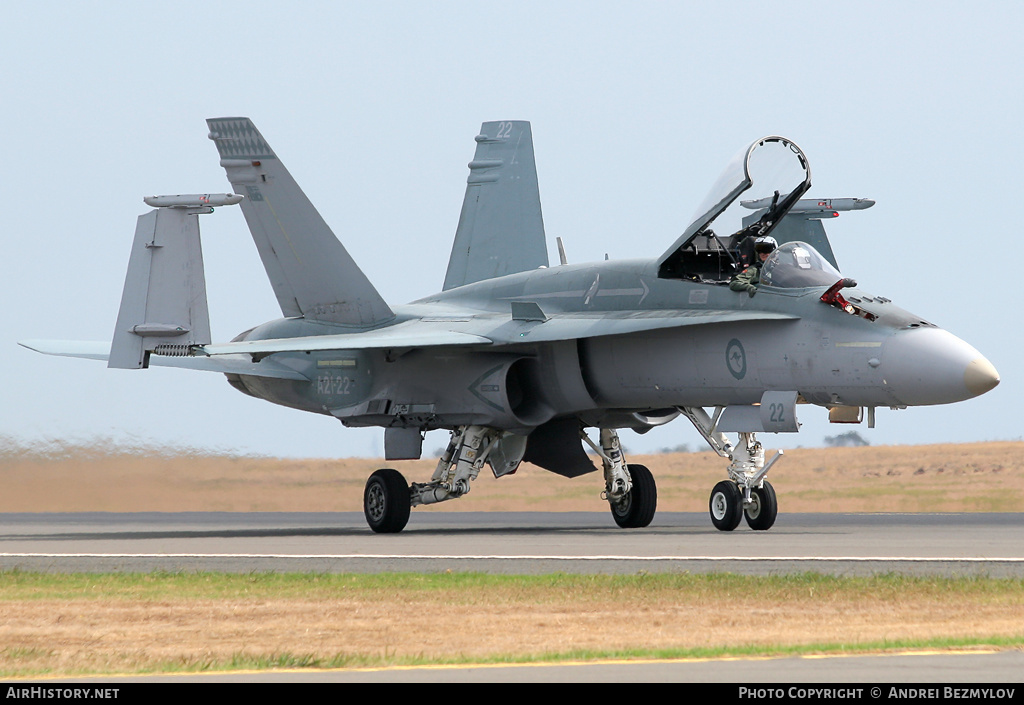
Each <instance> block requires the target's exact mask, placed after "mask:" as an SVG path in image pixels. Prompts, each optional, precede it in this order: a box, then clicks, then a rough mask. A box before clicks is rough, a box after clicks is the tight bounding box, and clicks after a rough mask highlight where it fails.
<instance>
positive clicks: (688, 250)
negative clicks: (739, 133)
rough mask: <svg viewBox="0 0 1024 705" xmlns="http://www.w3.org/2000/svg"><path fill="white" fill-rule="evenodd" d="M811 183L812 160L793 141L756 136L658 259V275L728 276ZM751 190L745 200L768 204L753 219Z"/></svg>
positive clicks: (705, 279) (722, 278)
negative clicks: (742, 202) (751, 213)
mask: <svg viewBox="0 0 1024 705" xmlns="http://www.w3.org/2000/svg"><path fill="white" fill-rule="evenodd" d="M810 187H811V168H810V165H809V164H808V162H807V157H806V156H805V155H804V153H803V151H802V150H801V149H800V148H799V147H798V146H797V145H796V144H795V143H794V142H792V141H791V140H789V139H787V138H785V137H778V136H769V137H764V138H762V139H759V140H757V141H756V142H754V143H753V144H751V145H749V146H748V147H746V148H745V149H744V150H742V151H741V152H740V153H739V154H738V155H736V157H734V158H733V160H732V161H731V162H729V165H728V166H727V167H726V168H725V171H724V172H722V175H721V176H720V177H719V178H718V180H717V181H716V182H715V185H714V186H713V187H712V189H711V191H710V192H709V193H708V195H707V197H706V198H705V199H704V200H703V201H702V202H701V204H700V206H698V208H697V211H696V213H695V214H694V217H693V219H692V220H691V221H690V224H689V225H688V226H687V227H686V229H685V230H684V231H683V234H682V235H680V236H679V238H678V239H677V240H676V241H675V242H674V243H673V244H672V246H671V247H670V248H669V249H668V250H666V251H665V253H664V254H663V255H662V256H661V258H660V259H659V260H658V276H660V277H664V278H670V279H693V280H698V281H708V280H710V281H723V280H727V279H729V278H730V277H731V276H732V275H733V274H735V273H736V272H737V271H738V270H739V269H742V267H743V266H745V265H746V264H747V263H748V262H749V258H750V257H752V254H753V242H754V239H756V238H757V237H760V236H765V235H768V234H769V233H771V231H772V230H773V229H774V228H775V226H776V225H778V223H779V221H780V220H782V218H783V217H785V215H786V213H788V212H789V210H790V209H791V208H793V206H794V205H796V203H797V201H799V200H800V196H802V195H803V194H804V193H806V192H807V189H809V188H810ZM747 192H749V195H748V197H747V198H746V199H745V200H744V203H747V204H749V203H750V202H751V201H755V202H758V203H759V204H760V203H763V204H764V209H763V213H761V214H760V216H759V217H758V218H757V219H756V220H753V221H752V222H751V220H750V218H749V214H750V206H749V205H747V206H744V205H743V204H741V203H740V202H739V201H738V199H739V196H740V194H745V193H747ZM744 216H748V217H747V223H746V224H744Z"/></svg>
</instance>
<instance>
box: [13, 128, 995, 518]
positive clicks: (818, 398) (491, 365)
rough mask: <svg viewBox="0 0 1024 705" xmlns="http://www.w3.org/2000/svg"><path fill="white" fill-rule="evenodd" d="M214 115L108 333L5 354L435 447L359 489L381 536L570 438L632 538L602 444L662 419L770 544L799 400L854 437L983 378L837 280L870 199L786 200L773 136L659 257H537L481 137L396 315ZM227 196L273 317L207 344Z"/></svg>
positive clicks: (629, 511)
mask: <svg viewBox="0 0 1024 705" xmlns="http://www.w3.org/2000/svg"><path fill="white" fill-rule="evenodd" d="M208 125H209V129H210V135H209V137H210V139H211V140H213V142H214V143H215V144H216V146H217V149H218V151H219V153H220V158H221V162H220V163H221V165H222V166H223V167H224V168H225V170H226V172H227V177H228V181H229V182H230V183H231V186H232V188H233V189H234V193H231V194H205V195H199V196H196V195H181V196H155V197H150V198H147V199H145V200H146V203H147V204H149V205H150V206H153V207H154V210H152V211H150V212H149V213H147V214H145V215H142V216H140V217H139V222H138V226H137V228H136V232H135V239H134V244H133V246H132V253H131V257H130V261H129V267H128V273H127V277H126V280H125V287H124V294H123V297H122V301H121V309H120V313H119V315H118V318H117V324H116V327H115V330H114V335H113V342H112V343H111V344H110V345H109V346H108V345H107V344H105V343H80V342H62V341H26V342H24V343H22V344H23V345H25V346H27V347H30V348H33V349H35V350H38V351H40V352H44V353H48V354H56V355H69V356H76V357H89V358H94V359H101V360H102V359H105V360H108V365H109V366H110V367H119V368H145V367H148V366H149V365H169V366H177V367H185V368H192V369H201V370H211V371H215V372H221V373H224V374H225V375H226V376H227V380H228V382H229V383H230V384H231V385H232V386H233V387H235V388H236V389H238V390H239V391H240V392H242V393H244V394H248V395H251V396H253V397H257V398H259V399H264V400H267V401H270V402H273V403H275V404H281V405H284V406H288V407H292V408H295V409H301V410H303V411H311V412H314V413H318V414H329V415H332V416H335V417H337V418H338V419H339V420H340V421H341V422H342V424H344V425H345V426H379V427H382V428H383V429H385V430H384V447H385V455H386V458H387V460H403V459H413V458H419V457H420V456H421V452H422V440H423V434H424V433H425V432H426V431H428V430H432V429H446V430H448V431H450V432H451V440H450V441H449V443H448V447H447V449H446V450H445V451H444V454H443V455H442V456H441V458H440V459H439V461H438V463H437V469H436V470H435V472H434V474H433V476H432V477H431V478H430V480H429V481H428V482H424V483H413V484H412V485H411V486H410V485H409V484H408V483H407V481H406V480H405V478H404V477H403V476H402V475H401V474H400V473H399V472H398V471H397V470H394V469H381V470H378V471H376V472H375V473H373V474H372V475H371V476H370V478H369V480H368V481H367V483H366V488H365V491H364V495H363V504H364V509H365V514H366V519H367V521H368V523H369V525H370V527H371V528H372V529H373V530H374V531H376V532H397V531H401V530H402V529H403V528H404V527H405V525H406V523H407V521H408V519H409V513H410V508H411V507H414V506H417V505H421V504H430V503H434V502H442V501H446V500H450V499H454V498H457V497H461V496H462V495H464V494H466V493H468V492H469V490H470V486H471V483H472V481H473V480H474V479H475V478H476V477H477V476H478V474H479V472H480V471H481V469H482V468H483V466H484V465H485V464H488V465H489V466H490V468H491V470H492V471H493V473H494V475H495V476H496V477H503V476H505V475H510V474H512V473H514V472H515V470H516V468H517V467H518V466H519V464H520V463H521V462H523V461H526V462H529V463H533V464H535V465H538V466H540V467H542V468H544V469H546V470H550V471H551V472H554V473H558V474H560V475H564V476H566V477H575V476H578V475H582V474H585V473H589V472H592V471H596V470H598V467H597V466H596V464H595V462H594V461H593V460H592V459H591V456H590V455H588V453H587V452H586V451H585V447H584V444H586V445H587V446H589V447H590V448H591V449H592V450H593V454H594V457H596V458H597V459H599V462H600V466H601V469H602V470H603V479H604V495H603V496H604V498H605V499H607V501H608V503H609V504H610V506H611V513H612V516H613V517H614V519H615V522H616V523H617V524H618V525H619V526H622V527H643V526H647V525H648V524H649V523H650V522H651V520H652V519H653V517H654V514H655V510H656V507H657V489H656V485H655V480H654V477H653V475H652V473H651V472H650V470H648V469H647V468H646V467H644V466H643V465H638V464H631V463H627V462H626V459H625V457H624V455H623V452H622V447H621V445H620V441H619V435H618V431H619V430H620V429H633V430H636V431H639V432H644V431H645V430H648V429H650V428H652V427H654V426H659V425H661V424H665V423H668V422H670V421H672V420H674V419H676V418H678V417H680V416H682V417H685V418H686V419H688V420H689V421H690V422H691V423H693V425H694V426H695V427H696V428H697V430H698V431H699V432H700V433H701V435H702V436H703V437H704V438H705V439H706V440H707V442H708V443H709V444H710V445H711V447H712V448H713V449H714V450H715V451H716V452H717V453H718V454H719V455H721V456H722V457H723V458H726V459H727V460H728V462H729V465H728V468H727V474H728V478H727V479H725V480H723V481H722V482H720V483H718V484H717V485H716V486H715V487H714V488H713V489H712V491H711V496H710V500H709V508H710V513H711V519H712V522H713V523H714V525H715V526H716V527H717V528H719V529H721V530H723V531H730V530H732V529H734V528H736V526H737V525H738V524H739V522H740V520H741V519H742V518H743V517H746V521H747V523H748V524H749V525H750V527H751V528H753V529H758V530H764V529H768V528H770V527H771V526H772V524H773V523H774V522H775V518H776V515H777V511H778V502H777V499H776V495H775V491H774V490H773V489H772V486H771V484H770V483H769V482H768V480H767V479H766V478H767V474H768V471H769V469H770V468H771V467H772V465H773V463H774V462H775V461H776V460H777V459H778V458H779V456H780V455H781V452H779V453H777V454H776V455H775V456H774V457H773V458H771V460H769V461H768V462H766V461H765V453H764V449H763V448H762V445H761V443H760V442H759V441H758V440H757V434H758V433H763V432H784V433H785V432H796V431H798V429H799V423H798V421H797V410H798V408H800V406H801V405H812V406H817V407H824V408H825V409H827V410H828V415H829V418H830V420H832V421H834V422H837V423H859V422H861V421H862V420H863V419H864V418H865V417H866V420H867V422H868V424H869V425H873V424H874V418H875V409H876V408H877V407H880V406H881V407H892V408H904V407H907V406H915V405H927V404H948V403H952V402H956V401H961V400H964V399H969V398H971V397H974V396H977V395H979V394H983V393H985V392H986V391H988V390H990V389H992V388H993V387H995V386H996V384H998V382H999V376H998V374H997V372H996V370H995V369H994V368H993V366H992V365H991V364H990V363H989V362H988V360H986V359H985V358H984V357H983V356H982V355H981V354H980V353H979V352H978V351H977V350H975V349H974V348H973V347H971V346H970V345H968V344H967V343H965V342H964V341H962V340H960V339H958V338H956V337H955V336H953V335H951V334H950V333H948V332H946V331H944V330H942V329H941V328H939V327H937V326H935V325H933V324H932V323H929V322H928V321H926V320H924V319H922V318H921V317H920V316H916V315H914V314H912V313H909V312H907V311H905V310H903V309H900V308H898V307H896V305H895V304H893V303H892V302H891V301H889V300H888V299H886V298H883V297H879V296H873V295H871V294H869V293H867V292H864V291H861V290H859V289H857V288H856V283H855V282H854V281H853V280H851V279H848V278H845V277H844V276H843V275H842V274H840V273H839V269H838V265H837V263H836V260H835V257H834V254H833V252H832V248H831V247H830V246H829V242H828V239H827V237H826V235H825V231H824V228H823V227H822V224H821V221H822V219H824V218H830V217H834V216H836V215H838V214H839V212H840V211H843V210H846V211H853V210H859V209H863V208H867V207H869V206H871V205H873V202H872V201H869V200H866V199H835V200H816V199H805V198H803V196H804V194H805V193H806V192H807V190H808V189H809V188H810V185H811V171H810V166H809V164H808V162H807V158H806V157H805V155H804V153H803V152H802V151H801V150H800V148H799V147H797V145H796V144H795V143H793V142H792V141H791V140H788V139H786V138H783V137H776V136H772V137H765V138H763V139H759V140H757V141H756V142H754V143H753V144H751V145H750V146H748V147H746V148H745V149H743V150H742V151H741V152H740V153H739V154H738V155H737V157H736V158H735V159H734V160H733V161H732V162H731V163H730V164H729V166H728V167H727V168H726V170H725V172H724V173H723V174H722V176H721V177H720V178H719V180H718V181H717V182H716V184H715V185H714V187H713V188H712V190H711V192H710V194H709V195H708V197H707V198H706V199H705V201H704V202H703V203H702V205H701V206H700V207H699V208H698V209H697V212H696V214H695V216H694V218H693V219H692V220H691V221H690V223H689V225H688V226H687V227H686V229H685V230H684V231H683V233H682V235H680V236H679V237H678V239H677V240H676V241H675V242H673V243H672V244H671V245H670V246H669V247H668V248H667V249H666V250H665V251H664V252H663V253H662V254H661V255H660V256H658V257H655V258H653V259H635V260H613V261H607V259H606V260H605V261H600V262H591V263H586V264H567V263H566V261H565V256H564V254H563V255H562V256H561V258H560V259H561V264H560V265H559V266H549V262H548V256H547V244H546V242H545V235H544V225H543V220H542V217H541V206H540V196H539V190H538V184H537V172H536V167H535V163H534V154H533V141H532V134H531V130H530V125H529V123H527V122H521V121H502V122H487V123H484V124H483V126H482V129H481V131H480V134H479V135H477V136H476V138H475V139H476V154H475V156H474V157H473V161H471V162H470V163H469V179H468V185H467V188H466V197H465V200H464V202H463V206H462V215H461V218H460V220H459V226H458V230H457V232H456V235H455V244H454V246H453V248H452V253H451V259H450V261H449V264H448V271H447V273H446V275H445V279H444V284H443V287H442V290H441V292H440V293H436V294H432V295H430V296H427V297H426V298H423V299H419V300H417V301H413V302H412V303H410V304H407V305H405V306H394V307H392V306H390V305H389V304H388V303H387V302H385V301H384V299H383V298H381V296H380V294H379V293H378V292H377V290H376V289H375V288H374V286H373V284H371V283H370V281H369V280H368V279H367V278H366V276H365V275H364V274H363V272H362V271H361V270H360V269H359V267H358V266H357V265H356V264H355V262H354V261H353V260H352V258H351V257H350V256H349V254H348V252H347V251H346V250H345V248H344V247H343V246H342V245H341V243H340V242H339V241H338V240H337V238H336V237H335V236H334V234H333V233H332V232H331V229H330V228H329V227H328V226H327V224H326V223H325V222H324V221H323V219H322V218H321V217H320V215H319V214H318V213H317V211H316V209H315V208H314V207H313V205H312V204H311V203H310V202H309V200H308V199H307V198H306V196H305V195H304V194H303V192H302V191H301V190H300V188H299V187H298V185H297V184H296V182H295V181H294V179H293V178H292V177H291V175H290V174H289V173H288V171H287V170H286V169H285V167H284V165H283V164H282V163H281V161H280V159H278V157H277V155H276V154H275V153H274V151H273V150H272V149H271V148H270V146H269V145H268V143H267V142H266V140H265V139H264V138H263V136H262V135H261V134H260V133H259V131H258V130H257V129H256V127H255V126H254V125H253V123H252V122H251V121H250V120H248V119H246V118H217V119H211V120H209V121H208ZM742 194H747V196H748V197H747V198H746V199H745V200H742V201H740V200H739V198H740V196H741V195H742ZM751 197H752V198H751ZM239 203H240V207H241V209H242V213H243V215H244V216H245V219H246V221H247V223H248V225H249V229H250V230H251V232H252V236H253V239H254V240H255V242H256V247H257V249H258V250H259V254H260V257H261V258H262V260H263V264H264V266H265V268H266V271H267V275H268V277H269V278H270V283H271V286H272V287H273V289H274V293H275V294H276V295H277V300H278V303H279V304H280V306H281V312H282V314H283V317H282V318H279V319H277V320H273V321H270V322H269V323H265V324H263V325H260V326H257V327H255V328H253V329H251V330H247V331H245V332H243V333H241V334H239V335H238V336H236V337H235V338H234V339H233V340H232V341H231V342H229V343H220V344H214V343H213V342H212V337H211V335H210V325H209V316H208V313H207V305H206V287H205V278H204V273H203V260H202V253H201V248H200V240H199V225H198V215H199V214H202V213H208V212H210V211H212V209H213V208H214V207H217V206H227V205H234V204H239ZM755 245H756V247H755ZM776 245H777V246H776ZM773 248H774V249H773ZM637 249H638V250H642V249H643V245H642V244H641V243H639V242H638V246H637ZM559 250H560V252H564V250H563V249H562V247H561V242H559ZM766 250H771V251H770V252H768V251H766ZM759 260H763V261H759ZM751 268H753V269H751ZM754 270H757V271H756V272H755V271H754ZM742 272H746V274H744V279H743V281H744V282H746V283H744V284H741V285H740V286H738V287H737V286H734V287H730V282H731V281H732V280H733V279H734V278H735V277H736V276H737V275H739V274H741V273H742ZM754 273H756V274H757V275H758V276H756V277H751V276H750V275H751V274H754ZM735 289H739V290H738V291H737V290H735ZM587 429H597V435H598V439H597V441H595V440H593V439H591V438H590V436H589V435H588V434H587ZM726 433H735V434H736V441H735V442H732V441H730V440H729V439H728V438H727V436H726V435H725V434H726Z"/></svg>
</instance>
